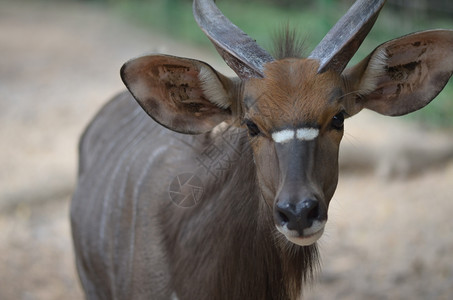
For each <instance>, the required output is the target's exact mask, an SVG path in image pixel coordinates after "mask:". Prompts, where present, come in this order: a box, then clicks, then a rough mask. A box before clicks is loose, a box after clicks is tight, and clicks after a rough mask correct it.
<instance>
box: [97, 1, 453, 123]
mask: <svg viewBox="0 0 453 300" xmlns="http://www.w3.org/2000/svg"><path fill="white" fill-rule="evenodd" d="M97 1H98V2H103V3H107V5H109V6H111V7H113V8H114V10H115V11H116V12H118V13H119V14H121V15H123V16H125V17H127V18H129V19H130V20H133V21H134V22H136V23H138V24H140V25H142V26H145V27H149V28H152V29H155V30H161V31H165V32H167V33H168V34H171V35H173V36H175V37H177V38H179V39H184V40H187V41H188V42H192V43H197V44H200V43H202V44H209V40H208V39H207V38H206V37H205V36H204V34H203V33H202V32H201V30H200V29H199V28H198V27H197V25H196V23H195V21H194V19H193V16H192V2H191V1H190V0H129V1H126V0H97ZM296 2H297V3H296ZM299 2H300V3H299ZM282 3H285V5H279V6H277V5H276V4H275V2H274V4H272V1H269V0H267V1H266V0H261V1H259V0H251V1H240V0H223V1H221V0H219V1H217V5H218V6H219V8H220V9H221V10H222V12H223V13H224V14H225V15H226V16H227V17H228V18H229V19H230V20H231V21H232V22H233V23H235V24H236V25H237V26H239V27H240V28H241V29H242V30H244V31H245V32H246V33H247V34H249V35H250V36H252V37H253V38H255V39H256V40H257V42H258V43H259V44H260V45H262V46H263V47H264V48H266V49H271V48H272V36H273V35H274V34H275V32H276V30H277V29H278V28H281V27H282V26H284V25H285V24H290V25H291V26H293V27H295V28H297V29H298V31H299V33H300V34H301V35H302V36H303V37H304V39H305V43H306V47H307V51H310V50H311V49H313V47H314V46H315V45H316V44H317V43H318V42H319V41H320V40H321V38H322V37H323V36H324V35H325V33H326V32H327V31H328V30H329V29H330V28H331V26H333V25H334V24H335V22H336V21H337V20H338V19H339V18H340V17H341V16H342V15H343V14H344V13H345V12H346V11H347V9H348V7H349V5H351V3H352V1H332V0H321V1H307V0H305V1H302V0H301V1H295V2H294V1H293V2H291V1H289V0H288V1H283V2H282ZM293 3H295V4H293ZM433 28H453V21H452V18H451V17H450V18H447V17H440V16H439V15H437V16H432V15H430V16H428V14H427V13H423V12H420V11H408V10H407V9H405V10H401V9H398V8H397V7H393V6H391V5H390V4H387V6H386V7H385V8H384V10H383V12H382V13H381V15H380V17H379V19H378V21H377V23H376V25H375V27H374V28H373V30H372V31H371V33H370V35H369V36H368V37H367V39H366V40H365V42H364V43H363V45H362V47H361V48H360V49H359V51H358V53H357V55H356V56H355V57H354V59H353V60H352V62H351V63H356V62H357V61H359V60H360V59H362V58H363V57H365V56H366V55H367V54H368V53H369V52H370V51H372V50H373V49H374V48H375V47H376V46H378V45H379V44H381V43H383V42H385V41H387V40H390V39H393V38H396V37H399V36H401V35H405V34H408V33H411V32H414V31H418V30H426V29H433ZM405 118H408V119H410V120H416V121H417V122H420V123H421V124H424V125H426V126H431V127H453V84H452V83H451V82H450V83H449V85H447V87H446V88H445V90H444V91H443V92H442V93H441V94H440V95H439V96H438V97H437V99H436V100H435V101H433V103H432V104H430V105H429V106H428V107H427V108H425V109H423V110H421V111H419V112H416V113H414V114H411V115H410V116H408V117H405Z"/></svg>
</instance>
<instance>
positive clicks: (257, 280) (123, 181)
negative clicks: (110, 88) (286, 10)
mask: <svg viewBox="0 0 453 300" xmlns="http://www.w3.org/2000/svg"><path fill="white" fill-rule="evenodd" d="M384 3H385V0H358V1H357V2H356V3H355V4H354V5H353V6H352V7H351V8H350V9H349V10H348V12H347V13H346V14H345V15H344V16H343V17H342V18H341V19H340V20H339V21H338V23H337V24H336V25H335V26H334V27H333V28H332V29H331V30H330V31H329V32H328V33H327V35H326V36H325V37H324V38H323V40H322V41H321V42H320V43H319V45H318V46H316V47H315V49H314V50H313V51H312V52H311V54H310V55H309V56H307V57H303V56H302V54H301V53H300V52H299V51H298V46H297V45H298V43H297V40H296V38H295V37H294V35H293V34H291V32H290V31H287V32H286V33H283V34H282V38H281V41H282V43H280V44H279V45H277V48H278V49H277V51H276V53H274V54H273V55H271V54H269V53H268V52H266V51H265V50H264V49H262V48H261V47H260V46H258V44H257V43H256V42H255V41H254V40H253V39H252V38H250V37H248V36H247V35H246V34H245V33H244V32H242V31H241V30H240V29H239V28H238V27H236V26H235V25H233V24H232V23H231V22H230V21H229V20H228V19H227V18H226V17H225V16H224V15H222V13H221V12H220V10H219V9H218V8H217V7H216V6H215V4H214V2H213V1H212V0H195V1H194V2H193V13H194V16H195V19H196V21H197V23H198V24H199V26H200V28H201V29H202V30H203V31H204V32H205V34H206V35H207V36H208V38H209V39H210V40H211V41H212V42H213V44H214V45H215V48H216V49H217V50H218V52H219V54H220V55H221V56H222V58H223V59H224V60H225V62H226V63H227V64H228V66H229V67H230V68H231V69H232V70H233V71H234V72H235V73H236V74H237V77H234V78H230V77H226V76H224V75H222V74H221V73H219V72H217V71H216V70H215V69H213V68H212V67H211V66H210V65H208V64H207V63H205V62H202V61H198V60H193V59H188V58H180V57H174V56H168V55H147V56H143V57H139V58H136V59H133V60H130V61H128V62H127V63H125V64H124V66H123V67H122V69H121V77H122V79H123V81H124V83H125V85H126V87H127V88H128V90H129V91H128V92H124V93H122V94H120V95H118V96H117V97H116V98H114V99H113V100H111V101H110V102H109V103H108V104H106V106H105V107H104V108H103V109H102V110H101V111H100V112H99V113H98V115H97V116H96V117H95V118H94V120H93V121H92V122H91V124H90V125H89V127H88V128H87V129H86V131H85V132H84V134H83V136H82V138H81V142H80V146H79V147H80V148H79V151H80V161H79V175H78V186H77V188H76V191H75V193H74V196H73V200H72V204H71V225H72V234H73V240H74V247H75V255H76V265H77V269H78V274H79V277H80V280H81V283H82V286H83V288H84V290H85V294H86V297H87V298H88V299H181V300H183V299H190V300H194V299H196V300H203V299H206V300H208V299H209V300H212V299H299V298H300V297H301V296H302V287H303V285H304V284H306V283H307V281H308V280H310V279H311V278H312V277H313V276H314V272H315V271H316V270H317V269H318V257H319V254H318V250H317V246H316V242H317V240H318V239H319V238H320V237H321V236H322V234H323V231H324V228H325V225H326V222H327V217H328V207H329V203H330V200H331V199H332V197H333V195H334V192H335V189H336V186H337V180H338V152H339V145H340V141H341V139H342V136H343V133H344V125H343V122H344V119H345V118H348V117H351V116H353V115H355V114H357V113H358V112H359V111H361V110H362V109H365V108H366V109H370V110H373V111H376V112H377V113H380V114H383V115H388V116H398V115H404V114H408V113H410V112H413V111H416V110H418V109H420V108H422V107H424V106H425V105H427V104H428V103H429V102H430V101H431V100H432V99H433V98H434V97H435V96H436V95H437V94H438V93H439V92H440V91H441V90H442V89H443V87H444V86H445V84H446V83H447V81H448V80H449V78H450V76H451V74H452V72H453V51H452V49H453V31H452V30H429V31H423V32H418V33H413V34H409V35H407V36H403V37H400V38H397V39H395V40H391V41H389V42H386V43H384V44H382V45H380V46H378V47H377V48H376V49H375V50H374V51H372V52H371V54H369V55H368V56H367V57H366V58H364V59H363V60H362V61H361V62H359V63H358V64H357V65H355V66H352V67H349V68H346V65H347V64H348V62H349V61H350V59H351V58H352V56H353V55H354V54H355V52H356V50H357V49H358V47H359V46H360V44H361V43H362V41H363V40H364V39H365V37H366V36H367V34H368V32H369V31H370V29H371V27H372V26H373V24H374V23H375V21H376V19H377V17H378V14H379V12H380V10H381V8H382V7H383V5H384Z"/></svg>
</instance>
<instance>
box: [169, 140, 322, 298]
mask: <svg viewBox="0 0 453 300" xmlns="http://www.w3.org/2000/svg"><path fill="white" fill-rule="evenodd" d="M247 143H248V142H247ZM238 145H242V146H241V147H247V146H248V145H247V144H245V143H244V139H240V140H239V142H238ZM238 147H239V146H238ZM238 149H239V150H241V151H242V150H243V149H240V148H236V149H235V150H236V151H237V150H238ZM252 161H253V158H252V153H251V150H250V147H248V148H247V150H244V151H243V152H242V155H241V156H240V159H239V161H238V163H237V164H236V167H234V168H231V169H230V170H228V172H227V173H224V174H222V176H221V178H220V180H218V181H217V183H219V184H221V186H222V187H223V188H222V189H220V188H219V185H215V186H213V187H210V188H209V190H206V191H205V192H206V193H207V194H209V198H206V199H204V200H203V203H200V205H199V206H197V207H196V208H194V209H193V210H182V211H181V210H178V211H174V212H175V214H174V215H173V218H172V220H173V221H174V218H175V217H176V218H178V219H179V217H180V218H181V219H180V222H177V223H173V224H174V225H176V226H175V227H174V230H176V231H177V232H176V235H175V236H178V238H177V239H176V240H174V242H175V244H173V245H171V247H169V248H170V249H171V252H172V253H173V255H174V256H173V258H172V260H173V261H175V264H174V273H175V274H177V275H176V276H177V278H176V283H175V284H176V285H177V287H176V290H179V292H178V294H181V297H182V295H186V296H187V297H183V298H187V299H219V296H218V295H223V297H225V298H228V299H297V298H298V297H299V296H300V293H301V290H302V285H303V283H304V282H305V281H306V280H308V279H310V278H311V276H312V274H313V271H314V269H315V267H316V264H317V257H318V252H317V249H316V246H309V247H300V246H297V245H294V244H292V243H291V242H289V241H287V240H286V238H285V237H284V236H282V235H281V234H280V233H279V232H278V231H277V230H276V228H275V226H274V220H273V216H272V207H270V206H269V205H268V204H267V203H266V202H265V201H264V200H263V199H261V196H260V193H259V190H260V189H259V187H258V184H257V180H256V175H255V174H256V170H255V166H254V164H253V163H251V162H252ZM228 187H230V188H228ZM178 215H179V217H178ZM173 221H172V222H173ZM178 223H179V224H178ZM191 228H193V230H191ZM187 274H192V275H191V278H190V279H189V280H188V278H187V276H186V275H187ZM192 284H193V285H196V286H200V289H199V294H192V293H191V294H190V295H189V294H188V293H189V290H190V289H188V287H189V286H190V285H192ZM223 297H220V299H223Z"/></svg>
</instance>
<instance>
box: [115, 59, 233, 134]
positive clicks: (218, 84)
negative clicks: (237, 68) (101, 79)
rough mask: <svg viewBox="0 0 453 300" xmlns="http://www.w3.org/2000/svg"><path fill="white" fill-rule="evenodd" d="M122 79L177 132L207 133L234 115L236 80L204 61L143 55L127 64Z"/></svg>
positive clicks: (150, 111)
mask: <svg viewBox="0 0 453 300" xmlns="http://www.w3.org/2000/svg"><path fill="white" fill-rule="evenodd" d="M121 78H122V79H123V82H124V83H125V84H126V86H127V88H128V89H129V91H130V92H131V93H132V95H133V96H134V98H135V99H136V100H137V101H138V103H139V104H140V106H141V107H142V108H143V109H144V110H145V111H146V112H147V113H148V114H149V115H150V116H151V117H152V118H153V119H154V120H155V121H156V122H158V123H160V124H161V125H163V126H165V127H167V128H169V129H171V130H173V131H177V132H181V133H189V134H199V133H204V132H207V131H209V130H211V129H212V128H214V127H215V126H216V125H218V124H219V123H221V122H223V121H227V120H229V119H230V118H232V112H231V109H232V108H231V106H232V102H233V99H232V96H231V95H235V93H234V92H233V91H232V89H234V82H233V80H231V79H229V78H227V77H225V76H223V75H222V74H220V73H218V72H216V71H215V70H214V69H213V68H212V67H211V66H209V65H208V64H206V63H203V62H201V61H197V60H192V59H186V58H180V57H174V56H167V55H149V56H143V57H140V58H136V59H133V60H131V61H128V62H127V63H125V64H124V65H123V67H122V68H121Z"/></svg>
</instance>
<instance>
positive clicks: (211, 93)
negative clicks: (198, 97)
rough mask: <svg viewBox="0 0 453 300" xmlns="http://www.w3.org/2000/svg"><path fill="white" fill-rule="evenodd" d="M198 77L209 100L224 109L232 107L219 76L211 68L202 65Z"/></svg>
mask: <svg viewBox="0 0 453 300" xmlns="http://www.w3.org/2000/svg"><path fill="white" fill-rule="evenodd" d="M198 79H199V80H200V83H201V88H202V90H203V93H204V94H205V96H206V97H207V98H208V100H209V101H211V102H212V103H214V104H215V105H217V106H218V107H220V108H223V109H226V108H228V107H230V105H231V103H230V101H229V98H228V94H227V92H226V91H225V88H224V87H223V85H222V82H221V81H220V79H219V77H218V76H217V74H215V72H214V71H212V69H211V68H209V67H206V66H201V68H200V72H199V73H198Z"/></svg>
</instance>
